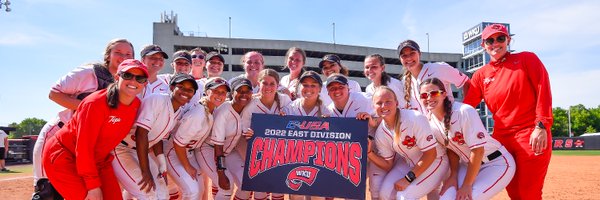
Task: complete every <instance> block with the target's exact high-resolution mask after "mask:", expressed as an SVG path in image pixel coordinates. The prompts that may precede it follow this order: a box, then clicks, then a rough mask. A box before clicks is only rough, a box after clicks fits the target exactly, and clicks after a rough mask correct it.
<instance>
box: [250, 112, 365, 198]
mask: <svg viewBox="0 0 600 200" xmlns="http://www.w3.org/2000/svg"><path fill="white" fill-rule="evenodd" d="M367 126H368V125H367V121H360V120H357V119H355V118H335V117H327V118H319V117H303V116H279V115H266V114H257V113H255V114H252V124H251V128H252V130H254V136H253V137H252V139H250V140H249V141H248V149H247V153H246V166H245V168H244V180H243V182H242V189H243V190H248V191H259V192H273V193H283V194H301V195H313V196H322V197H343V198H351V199H364V198H365V179H366V175H367V174H366V169H367V165H366V163H367V156H366V155H367V154H366V151H367Z"/></svg>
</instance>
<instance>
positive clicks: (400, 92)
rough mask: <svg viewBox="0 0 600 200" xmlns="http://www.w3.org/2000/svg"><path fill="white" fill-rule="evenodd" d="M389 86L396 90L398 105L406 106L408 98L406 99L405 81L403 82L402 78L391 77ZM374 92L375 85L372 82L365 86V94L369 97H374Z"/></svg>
mask: <svg viewBox="0 0 600 200" xmlns="http://www.w3.org/2000/svg"><path fill="white" fill-rule="evenodd" d="M387 86H388V87H389V88H390V89H392V91H394V94H396V100H398V107H399V108H403V106H406V100H405V99H404V85H403V82H401V81H400V80H398V79H396V78H393V77H390V81H389V82H388V84H387ZM374 93H375V86H374V85H373V83H372V82H371V83H370V84H369V85H367V87H366V88H365V96H366V97H368V98H369V99H373V94H374Z"/></svg>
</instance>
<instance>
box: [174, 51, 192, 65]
mask: <svg viewBox="0 0 600 200" xmlns="http://www.w3.org/2000/svg"><path fill="white" fill-rule="evenodd" d="M181 58H183V59H185V60H187V61H188V62H189V63H190V64H192V55H190V53H188V52H187V51H177V52H175V53H174V54H173V62H175V61H176V60H177V59H181Z"/></svg>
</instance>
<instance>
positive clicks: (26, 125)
mask: <svg viewBox="0 0 600 200" xmlns="http://www.w3.org/2000/svg"><path fill="white" fill-rule="evenodd" d="M44 124H46V120H43V119H38V118H35V117H34V118H27V119H24V120H23V121H21V123H19V124H17V123H12V124H10V125H8V126H10V127H15V128H17V130H16V131H15V132H14V133H11V135H10V138H21V137H22V136H24V135H37V134H39V133H40V130H42V127H44Z"/></svg>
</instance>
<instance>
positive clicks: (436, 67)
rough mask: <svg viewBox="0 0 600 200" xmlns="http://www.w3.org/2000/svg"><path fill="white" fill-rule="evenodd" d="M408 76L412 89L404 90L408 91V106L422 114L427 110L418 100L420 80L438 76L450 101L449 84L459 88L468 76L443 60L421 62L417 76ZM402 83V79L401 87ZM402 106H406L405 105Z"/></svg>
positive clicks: (451, 99)
mask: <svg viewBox="0 0 600 200" xmlns="http://www.w3.org/2000/svg"><path fill="white" fill-rule="evenodd" d="M410 78H411V80H412V81H411V82H412V85H411V90H412V91H406V92H410V102H409V104H410V107H408V108H409V109H412V110H418V111H419V112H421V113H424V114H427V113H428V112H429V111H427V109H426V108H425V106H424V105H423V104H422V103H421V102H420V101H419V88H420V87H419V85H421V82H423V80H425V79H428V78H438V79H440V80H441V81H442V82H444V89H445V90H446V91H448V98H449V99H450V101H453V100H454V97H453V96H452V88H451V87H450V84H454V86H456V87H457V88H461V87H462V86H463V85H464V84H465V83H466V82H467V81H468V80H469V77H468V76H467V75H465V74H463V73H462V72H460V71H458V69H456V68H454V67H452V66H450V65H448V64H446V63H443V62H437V63H425V64H423V68H422V69H421V72H420V73H419V75H418V76H417V78H415V77H413V76H411V77H410ZM404 84H405V83H404V80H403V81H402V86H403V87H404ZM402 99H404V97H402ZM402 107H403V108H407V107H405V106H402Z"/></svg>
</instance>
